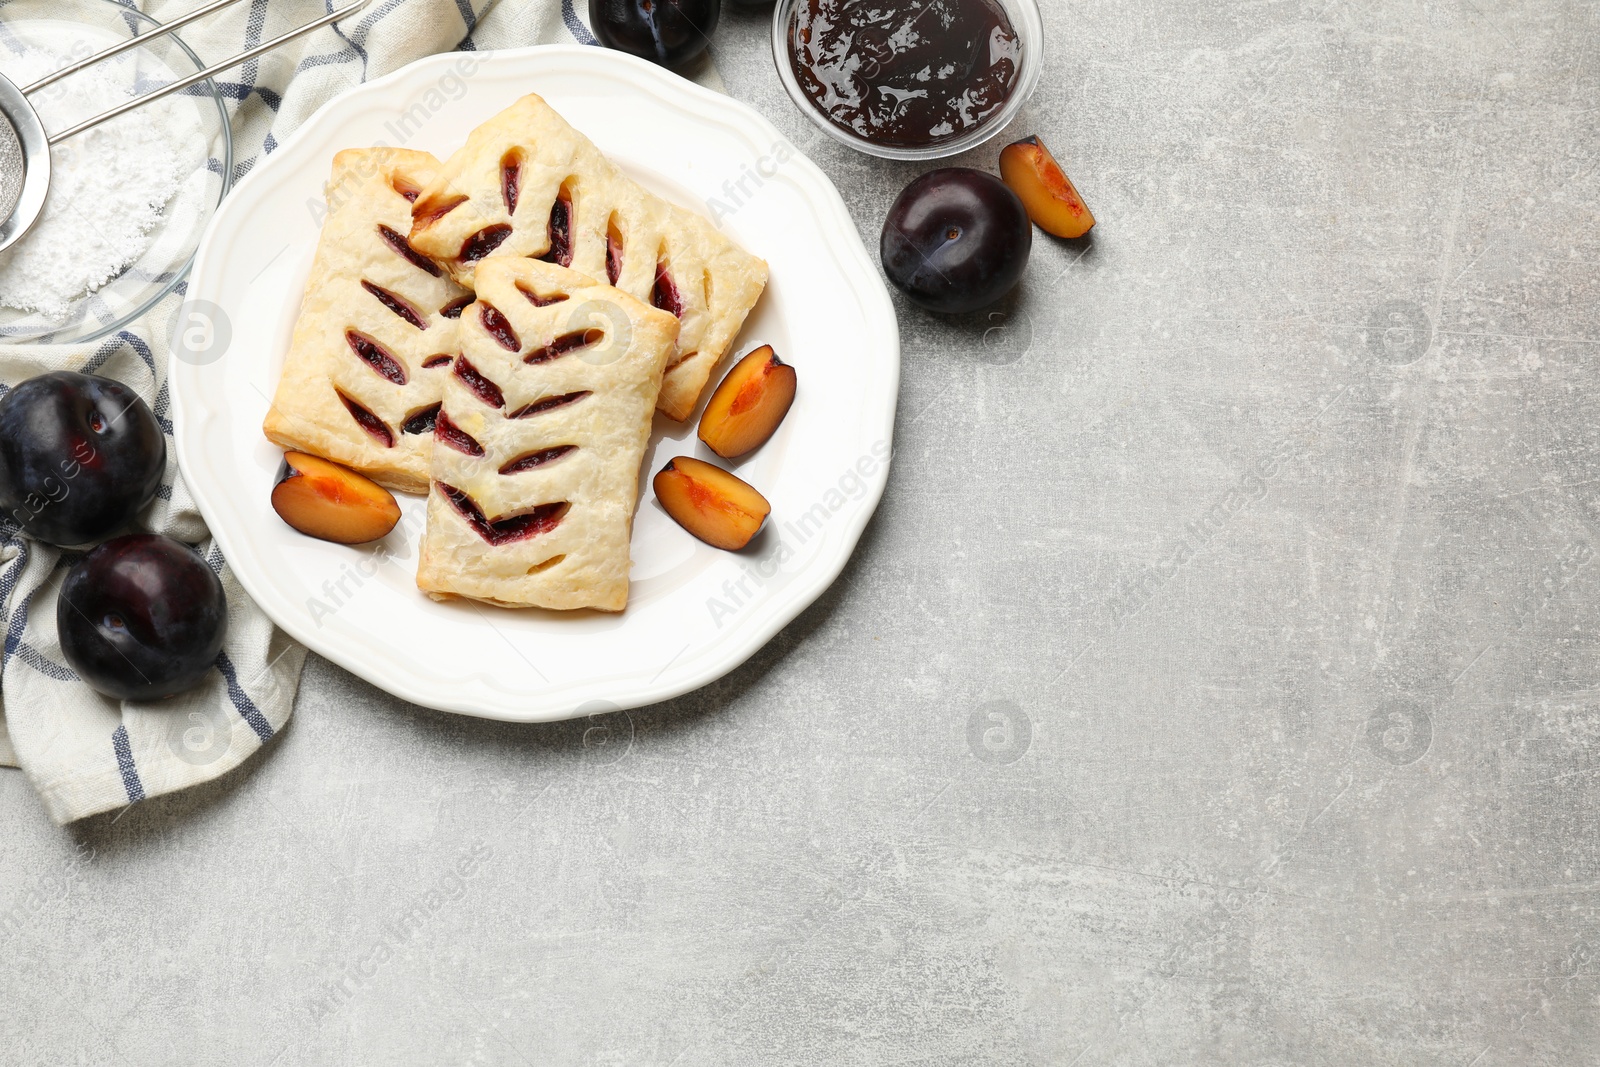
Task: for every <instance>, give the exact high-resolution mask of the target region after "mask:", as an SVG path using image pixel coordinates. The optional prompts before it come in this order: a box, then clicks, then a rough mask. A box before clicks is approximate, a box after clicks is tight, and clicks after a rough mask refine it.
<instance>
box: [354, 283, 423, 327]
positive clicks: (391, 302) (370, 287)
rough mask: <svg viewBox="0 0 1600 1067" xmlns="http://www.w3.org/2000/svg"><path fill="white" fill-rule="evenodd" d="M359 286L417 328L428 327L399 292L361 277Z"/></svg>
mask: <svg viewBox="0 0 1600 1067" xmlns="http://www.w3.org/2000/svg"><path fill="white" fill-rule="evenodd" d="M361 288H363V289H365V290H366V291H367V292H369V293H371V294H372V295H373V296H375V297H377V298H378V303H380V304H382V305H383V306H384V307H386V308H388V309H389V310H390V311H392V312H394V313H395V314H396V315H399V316H400V317H401V318H402V319H405V320H406V321H407V322H409V323H410V324H411V325H413V326H415V327H416V328H417V329H419V330H426V329H427V328H428V323H427V320H426V319H424V318H423V317H422V316H421V315H419V314H418V313H417V309H416V308H414V307H412V306H411V305H410V304H408V303H407V302H406V300H405V298H404V297H402V296H401V295H400V294H399V293H395V292H391V291H390V290H388V289H385V288H384V287H383V286H381V285H374V284H373V283H372V282H369V281H367V280H366V279H365V278H363V279H361Z"/></svg>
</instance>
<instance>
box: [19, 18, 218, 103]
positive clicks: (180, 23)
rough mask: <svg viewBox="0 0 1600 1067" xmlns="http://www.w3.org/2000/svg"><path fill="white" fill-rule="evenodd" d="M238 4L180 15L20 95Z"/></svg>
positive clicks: (53, 76)
mask: <svg viewBox="0 0 1600 1067" xmlns="http://www.w3.org/2000/svg"><path fill="white" fill-rule="evenodd" d="M238 2H239V0H216V2H215V3H210V4H207V5H206V6H205V7H202V8H198V9H196V10H194V11H191V12H189V13H188V14H187V15H182V16H180V17H178V18H175V19H173V20H172V21H171V22H167V23H163V24H162V25H160V26H157V27H156V28H155V29H153V30H151V31H150V32H149V33H145V34H140V35H139V36H138V37H129V38H128V39H127V40H126V41H118V42H117V43H116V44H114V45H112V46H111V47H110V48H107V49H104V50H102V51H99V52H96V53H95V54H94V55H92V56H90V57H89V58H88V59H80V60H79V61H78V62H76V63H73V64H72V65H70V66H66V67H62V68H61V69H60V70H58V71H54V72H52V73H50V74H46V75H45V76H44V77H42V78H40V79H39V80H38V81H36V82H34V83H33V84H32V85H30V86H28V87H27V88H25V89H23V90H22V95H23V96H27V95H28V94H29V93H32V92H37V91H38V90H40V89H43V88H44V87H45V86H46V85H53V84H55V83H56V82H58V81H60V80H61V79H62V78H65V77H66V76H67V75H69V74H76V73H78V71H80V70H82V69H83V68H84V67H87V66H91V65H93V64H95V63H98V62H100V61H101V60H102V59H110V58H111V57H112V56H120V55H121V54H122V53H124V52H126V51H127V50H128V49H130V48H135V47H137V46H139V45H141V44H144V43H145V42H147V41H150V40H152V39H154V38H156V37H160V36H161V35H162V34H167V33H171V32H172V31H173V30H178V29H182V28H183V27H185V26H187V25H189V23H191V22H193V21H194V20H195V19H199V18H205V17H206V16H207V15H209V14H211V13H212V12H213V11H221V10H222V9H223V8H225V7H227V6H228V5H229V4H237V3H238Z"/></svg>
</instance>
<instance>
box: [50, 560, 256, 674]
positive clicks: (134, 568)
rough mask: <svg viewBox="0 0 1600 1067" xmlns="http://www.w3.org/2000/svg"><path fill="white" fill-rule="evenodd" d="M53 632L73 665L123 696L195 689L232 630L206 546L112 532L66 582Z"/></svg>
mask: <svg viewBox="0 0 1600 1067" xmlns="http://www.w3.org/2000/svg"><path fill="white" fill-rule="evenodd" d="M56 632H57V634H58V636H59V637H60V640H61V652H62V654H63V655H64V656H65V657H66V660H67V663H68V664H69V665H70V666H71V667H72V669H73V670H75V671H76V672H77V673H78V677H80V678H82V679H83V680H84V681H85V682H87V683H88V684H89V685H91V686H93V687H94V688H95V689H97V690H99V691H100V692H102V693H104V694H106V695H107V696H110V697H115V698H116V699H118V700H161V699H163V698H165V697H169V696H174V695H176V694H178V693H181V692H184V691H185V690H188V689H192V688H194V687H195V686H196V685H197V684H199V683H200V681H201V680H202V679H203V678H204V677H205V675H206V673H207V672H208V671H210V670H211V668H212V666H213V664H215V663H216V660H217V655H218V653H220V652H221V651H222V642H223V638H225V637H226V636H227V632H228V601H227V597H226V596H225V595H224V593H223V591H222V582H221V580H219V579H218V578H217V576H216V574H215V573H214V572H213V571H212V570H211V568H210V567H208V566H207V565H206V562H205V560H203V559H201V558H200V554H199V553H198V552H196V551H195V550H194V549H192V548H190V547H189V546H188V545H186V544H184V543H183V542H181V541H175V540H173V539H172V538H170V537H163V536H161V535H160V534H129V535H126V536H124V537H116V538H112V539H111V540H110V541H107V542H106V543H105V544H103V545H101V546H100V547H98V548H96V549H95V550H94V551H92V552H90V553H89V554H88V555H86V556H84V557H83V558H82V559H81V560H79V561H78V562H77V563H76V564H75V565H74V566H73V567H72V569H71V570H69V571H68V572H67V576H66V578H65V579H63V580H62V582H61V595H60V598H59V599H58V600H57V601H56Z"/></svg>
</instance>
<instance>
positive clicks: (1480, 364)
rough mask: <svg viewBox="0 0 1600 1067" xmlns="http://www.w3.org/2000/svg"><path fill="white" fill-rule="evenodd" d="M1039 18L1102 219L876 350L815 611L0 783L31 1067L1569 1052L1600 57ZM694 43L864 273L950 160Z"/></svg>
mask: <svg viewBox="0 0 1600 1067" xmlns="http://www.w3.org/2000/svg"><path fill="white" fill-rule="evenodd" d="M1045 6H1046V8H1047V10H1046V21H1047V25H1048V32H1049V40H1050V48H1051V55H1050V62H1049V69H1048V72H1047V74H1046V76H1045V78H1044V81H1043V83H1042V85H1041V87H1040V90H1039V93H1038V95H1037V97H1036V98H1035V100H1034V101H1033V103H1032V105H1031V107H1030V109H1029V110H1028V112H1027V114H1026V115H1025V116H1024V117H1023V119H1022V120H1021V121H1020V122H1019V124H1018V126H1017V127H1016V131H1017V132H1018V133H1019V135H1020V134H1021V133H1024V132H1031V131H1037V132H1039V133H1040V134H1041V135H1042V136H1044V138H1045V139H1046V141H1047V142H1048V143H1049V144H1050V145H1051V146H1052V147H1053V148H1054V149H1055V151H1056V152H1057V154H1058V156H1059V157H1060V158H1061V159H1062V160H1063V161H1064V162H1065V163H1066V165H1067V167H1068V170H1069V172H1070V173H1071V175H1072V176H1073V177H1074V178H1075V179H1076V180H1077V181H1078V183H1079V186H1080V188H1081V189H1082V190H1083V192H1084V194H1085V196H1086V197H1087V198H1088V200H1089V202H1090V204H1091V205H1092V207H1093V208H1094V210H1095V212H1096V215H1097V216H1098V218H1099V219H1100V225H1099V226H1098V227H1097V229H1096V230H1095V233H1094V237H1093V239H1092V240H1091V241H1087V242H1084V241H1080V242H1066V243H1064V242H1057V241H1053V240H1051V239H1048V238H1042V237H1041V238H1040V239H1039V240H1038V242H1037V244H1036V246H1035V249H1034V252H1033V257H1032V262H1031V265H1030V267H1029V271H1028V275H1027V279H1026V281H1025V284H1024V287H1023V288H1022V290H1021V292H1020V293H1019V294H1018V296H1017V297H1016V299H1014V300H1012V301H1010V302H1008V303H1007V304H1006V305H1005V306H1004V307H1003V308H1001V309H1000V310H998V311H996V312H994V313H992V314H979V315H974V316H970V317H968V318H965V319H961V320H955V321H951V320H942V319H936V318H933V317H930V316H927V315H924V314H921V313H918V312H916V311H914V310H912V309H911V308H909V307H908V306H905V305H904V304H901V305H900V307H899V311H900V320H901V332H902V336H903V340H904V357H903V359H904V381H903V385H902V388H901V396H900V414H899V419H898V425H897V439H896V451H895V460H894V467H893V472H892V476H891V479H890V484H889V487H888V492H887V495H886V496H885V498H884V501H883V505H882V507H881V509H880V510H879V512H878V515H877V517H876V519H875V520H874V522H873V524H872V525H871V527H870V528H869V529H868V531H867V533H866V536H865V537H864V539H863V541H862V543H861V545H860V548H859V550H858V551H857V553H856V556H855V558H854V560H853V562H852V563H851V565H850V566H849V567H848V569H847V570H846V571H845V573H844V575H843V576H842V577H841V578H840V580H839V581H838V583H837V584H836V585H835V586H834V588H833V589H832V590H831V591H830V592H829V593H828V594H827V595H826V596H824V597H823V598H822V600H821V601H820V602H819V603H817V604H816V605H815V606H814V607H813V608H811V609H810V610H809V611H807V612H806V613H805V614H803V615H802V616H801V617H800V618H799V619H798V620H796V621H795V622H794V623H793V624H792V625H791V626H789V627H788V628H787V629H786V630H785V631H784V632H782V633H781V634H780V635H779V636H778V637H777V638H776V639H775V640H773V641H772V643H771V644H770V645H769V646H768V647H767V648H765V649H764V650H763V651H762V652H760V653H759V654H758V655H756V656H755V658H754V659H752V660H751V661H750V662H749V663H748V664H747V665H745V666H744V667H742V668H740V669H739V670H736V671H734V672H733V673H732V674H730V675H729V676H728V677H727V678H725V679H724V680H722V681H721V682H719V683H717V684H715V685H712V686H710V687H708V688H706V689H704V690H702V691H700V692H697V693H694V694H692V695H689V696H686V697H683V698H681V699H679V700H675V701H672V702H670V703H668V704H664V705H661V706H658V707H653V708H649V709H641V710H637V711H633V712H631V713H626V714H621V715H616V716H612V717H611V718H609V719H608V720H606V721H604V722H600V723H591V724H585V725H583V726H554V727H537V728H525V727H514V726H506V725H500V724H494V723H488V722H481V721H476V720H471V719H466V718H460V717H454V716H450V715H442V714H435V713H432V712H427V711H422V710H419V709H417V708H413V707H409V706H406V705H404V704H402V703H400V702H398V701H396V700H394V699H391V698H389V697H388V696H386V695H385V694H384V693H382V692H380V691H378V690H377V689H374V688H373V687H371V686H368V685H366V684H364V683H361V682H358V681H356V680H355V679H353V678H352V677H350V676H349V675H347V674H345V673H343V672H341V671H340V670H338V669H337V668H335V667H332V666H331V665H329V664H327V663H326V662H323V661H321V660H318V659H316V658H315V657H313V658H312V659H311V661H310V663H309V665H308V666H307V669H306V674H305V680H304V684H303V687H302V692H301V696H300V700H299V706H298V709H297V711H296V714H295V717H294V720H293V722H292V724H291V725H290V727H289V728H288V729H287V730H286V731H285V732H284V733H283V735H282V736H281V737H280V738H279V739H277V740H276V741H274V742H273V743H272V745H271V746H270V748H269V749H268V750H266V751H264V752H263V753H262V754H261V755H260V756H259V757H258V758H257V759H255V760H253V761H252V762H251V763H250V764H249V765H248V766H247V767H246V768H244V769H242V770H241V771H239V772H238V773H235V774H233V775H231V776H229V777H227V778H226V779H224V780H222V781H219V782H217V783H213V784H212V785H210V786H207V787H205V788H201V789H197V790H194V791H192V792H190V793H187V794H184V795H180V796H176V797H169V798H160V799H157V800H153V801H150V802H147V803H144V804H140V805H138V806H136V807H134V808H132V809H129V810H127V811H126V812H124V813H122V814H120V815H117V816H105V817H101V818H96V819H92V820H88V821H86V822H85V823H82V824H80V825H77V826H74V827H72V828H70V829H68V830H58V829H56V828H54V827H53V826H51V825H50V824H49V823H48V821H47V820H46V819H45V817H44V815H43V814H42V812H41V811H40V810H39V808H38V805H37V803H36V802H35V800H34V798H33V797H32V795H31V793H30V791H29V789H28V786H27V784H26V782H25V781H24V780H23V779H22V778H21V776H19V775H17V774H14V773H10V774H3V775H0V807H3V809H4V810H5V811H6V813H7V816H6V832H5V834H4V835H3V836H0V908H4V909H8V910H7V911H5V912H4V914H6V915H12V916H15V915H17V914H24V913H19V912H18V911H17V910H16V909H17V908H18V907H19V906H21V905H23V904H24V903H25V902H28V901H36V902H37V901H42V903H40V904H37V905H35V904H32V903H29V904H26V908H25V917H26V918H25V921H22V922H16V921H8V922H7V923H6V924H4V925H3V926H0V953H3V955H0V959H3V960H4V966H3V968H0V1062H4V1063H7V1064H10V1063H23V1064H50V1065H60V1064H80V1063H81V1064H141V1065H142V1064H170V1063H185V1064H224V1063H225V1064H229V1065H262V1067H265V1065H268V1064H302V1063H303V1064H361V1065H365V1064H374V1063H395V1064H445V1063H448V1064H466V1063H474V1064H537V1065H540V1067H543V1065H546V1064H551V1065H560V1064H573V1065H609V1067H632V1065H648V1064H656V1065H663V1067H665V1065H669V1064H677V1065H683V1067H688V1065H694V1064H780V1063H804V1064H835V1063H837V1064H913V1063H915V1064H962V1065H971V1064H995V1065H1001V1064H1004V1065H1016V1064H1035V1065H1053V1064H1071V1063H1076V1064H1084V1065H1087V1064H1110V1063H1128V1064H1176V1063H1196V1064H1261V1065H1265V1064H1278V1065H1287V1064H1336V1065H1347V1064H1366V1063H1385V1064H1391V1063H1392V1064H1407V1065H1411V1064H1451V1065H1459V1067H1468V1065H1477V1067H1491V1065H1497V1064H1513V1063H1515V1064H1563V1065H1565V1064H1575V1063H1592V1062H1596V1060H1597V1057H1600V1042H1597V1037H1600V856H1597V842H1596V819H1597V811H1600V752H1597V744H1600V656H1597V652H1600V649H1597V644H1596V641H1597V637H1596V630H1595V625H1594V615H1595V607H1594V606H1595V604H1596V603H1597V602H1600V566H1595V565H1593V564H1594V560H1595V555H1596V548H1595V546H1596V542H1597V539H1600V526H1597V522H1600V421H1597V420H1596V418H1595V405H1594V403H1593V402H1592V399H1591V393H1592V392H1593V386H1594V384H1595V381H1596V378H1597V373H1600V372H1597V367H1596V359H1597V355H1600V347H1597V346H1600V308H1597V298H1600V215H1597V207H1600V167H1597V154H1596V153H1597V144H1600V142H1597V139H1596V134H1597V132H1600V64H1597V48H1600V12H1597V9H1596V8H1595V7H1594V6H1593V5H1590V4H1584V3H1579V2H1576V0H1573V2H1554V0H1508V2H1505V3H1492V2H1488V0H1478V2H1476V3H1474V2H1473V0H1443V2H1440V3H1434V4H1416V3H1400V2H1392V0H1382V2H1379V3H1376V4H1367V5H1343V4H1312V3H1293V2H1287V3H1265V4H1260V3H1240V4H1231V5H1201V4H1185V3H1181V2H1179V0H1136V2H1133V3H1126V4H1114V3H1070V4H1069V3H1065V2H1061V0H1046V3H1045ZM715 51H716V58H717V62H718V64H719V66H720V68H721V70H722V71H723V74H724V76H725V78H726V80H727V84H728V87H729V90H730V91H731V92H732V93H733V94H734V95H735V96H737V97H738V98H740V99H743V100H746V101H749V102H750V103H751V104H752V105H753V106H755V107H756V108H758V109H759V110H760V111H761V112H763V113H764V114H766V115H767V116H769V117H770V118H771V119H772V120H773V121H774V122H776V123H777V124H778V126H779V127H780V128H781V129H782V130H783V131H784V132H785V134H786V135H787V136H789V137H791V138H792V139H793V140H794V142H795V143H796V144H797V145H798V146H799V147H801V148H802V149H803V150H804V151H806V152H807V153H809V154H810V155H812V157H813V158H815V159H816V160H817V161H818V162H819V163H820V164H821V165H822V166H823V167H824V168H825V169H826V170H827V171H828V173H829V174H830V175H831V176H832V177H833V178H834V180H835V181H836V182H837V183H838V185H839V187H840V189H841V191H842V192H843V193H844V195H845V197H846V199H847V201H848V202H849V204H850V206H851V209H852V211H853V212H854V213H855V217H856V220H857V222H858V224H859V226H860V228H861V232H862V235H863V237H864V238H865V239H867V241H868V243H869V244H870V245H872V246H874V247H875V245H876V237H877V232H878V228H879V226H880V224H881V221H882V218H883V216H884V213H885V211H886V209H887V207H888V205H889V203H890V202H891V201H892V199H893V198H894V196H895V195H896V193H897V192H898V191H899V189H900V188H901V187H902V186H903V185H904V184H905V182H906V181H908V180H909V179H910V178H911V177H912V176H913V175H915V174H916V173H918V172H920V171H921V170H923V169H926V168H924V167H918V166H913V165H903V164H888V163H882V162H876V161H872V160H869V159H866V158H863V157H858V156H855V155H853V154H850V153H849V152H848V151H846V150H843V149H840V148H835V147H833V146H832V145H831V144H830V143H829V142H827V141H826V140H825V139H824V138H823V137H822V136H821V135H820V134H819V133H817V132H816V131H814V130H813V129H812V128H811V127H810V126H809V125H808V124H807V123H806V122H805V121H804V120H803V119H802V118H801V117H800V116H799V114H798V113H797V112H795V111H794V110H793V109H792V107H791V105H790V104H789V102H788V100H787V98H786V97H784V95H783V94H782V91H781V89H780V87H779V84H778V82H777V80H776V77H775V76H774V74H773V71H772V66H771V60H770V53H769V51H768V47H767V43H766V36H765V25H764V23H763V21H762V14H761V13H759V12H758V13H749V12H746V11H742V10H739V9H734V10H732V11H730V12H729V13H728V15H727V16H726V18H725V22H724V26H723V28H722V29H721V30H720V31H719V35H718V38H717V42H716V49H715ZM962 162H967V163H971V164H973V165H978V166H986V167H991V168H992V167H993V165H994V151H993V149H986V150H983V151H980V152H977V153H975V154H974V155H973V157H972V158H970V159H967V160H963V161H962ZM586 730H587V731H591V732H590V733H589V738H588V740H589V744H587V745H586V744H585V731H586ZM600 742H605V743H603V744H602V743H600Z"/></svg>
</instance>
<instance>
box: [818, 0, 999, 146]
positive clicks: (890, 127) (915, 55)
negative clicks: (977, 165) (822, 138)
mask: <svg viewBox="0 0 1600 1067" xmlns="http://www.w3.org/2000/svg"><path fill="white" fill-rule="evenodd" d="M1021 57H1022V42H1021V40H1019V38H1018V37H1017V32H1016V29H1015V28H1014V27H1013V26H1012V25H1011V19H1010V18H1009V17H1007V15H1006V13H1005V11H1004V10H1002V9H1001V7H1000V5H999V4H998V3H997V2H996V0H800V2H799V3H798V4H797V5H796V6H795V17H794V22H793V24H792V25H791V27H790V31H789V62H790V64H791V66H792V68H793V70H794V76H795V80H796V81H797V82H799V84H800V90H801V91H802V92H803V93H805V95H806V96H808V97H810V99H811V101H812V103H814V104H815V105H816V107H817V110H818V111H820V112H821V113H822V114H823V115H825V116H827V118H828V119H829V121H831V122H832V123H833V124H834V125H835V126H838V127H840V128H841V129H844V130H847V131H849V132H850V133H853V134H855V135H856V136H857V137H861V138H863V139H865V140H868V141H871V142H872V143H874V144H880V145H888V146H892V147H896V148H926V147H930V146H933V145H937V144H940V143H942V142H945V141H950V140H953V139H955V138H958V137H961V136H962V135H964V134H967V133H970V132H971V131H973V130H975V129H977V128H978V127H979V126H982V125H983V124H984V123H985V122H987V121H988V120H989V118H990V117H992V116H993V115H994V113H995V112H997V111H999V110H1000V108H1001V107H1002V106H1003V105H1004V104H1005V102H1006V101H1007V100H1008V99H1010V97H1011V94H1012V93H1013V92H1015V91H1016V88H1017V77H1018V72H1019V71H1018V68H1019V64H1020V61H1021Z"/></svg>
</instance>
